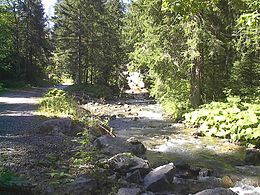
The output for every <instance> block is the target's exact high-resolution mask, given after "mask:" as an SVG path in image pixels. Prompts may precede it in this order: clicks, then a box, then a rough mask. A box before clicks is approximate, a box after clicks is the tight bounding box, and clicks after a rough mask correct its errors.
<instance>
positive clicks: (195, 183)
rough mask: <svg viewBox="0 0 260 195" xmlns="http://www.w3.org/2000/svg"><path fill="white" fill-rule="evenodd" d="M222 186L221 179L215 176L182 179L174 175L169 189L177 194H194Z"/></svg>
mask: <svg viewBox="0 0 260 195" xmlns="http://www.w3.org/2000/svg"><path fill="white" fill-rule="evenodd" d="M218 187H224V185H223V183H222V180H221V179H219V178H215V177H202V178H199V179H183V178H178V177H174V178H173V182H172V185H171V189H172V190H173V191H174V193H177V194H194V193H197V192H200V191H202V190H205V189H210V188H218Z"/></svg>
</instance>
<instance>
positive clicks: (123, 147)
mask: <svg viewBox="0 0 260 195" xmlns="http://www.w3.org/2000/svg"><path fill="white" fill-rule="evenodd" d="M93 145H94V146H95V147H97V148H99V149H102V151H103V152H105V153H108V154H111V155H115V154H118V153H123V152H130V153H133V154H135V155H143V154H145V152H146V148H145V146H144V145H143V144H142V143H141V142H137V141H136V142H134V143H132V142H129V141H125V140H123V139H121V138H118V137H111V136H109V135H103V136H101V137H99V138H97V139H96V140H95V141H94V143H93Z"/></svg>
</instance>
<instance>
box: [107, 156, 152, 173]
mask: <svg viewBox="0 0 260 195" xmlns="http://www.w3.org/2000/svg"><path fill="white" fill-rule="evenodd" d="M108 165H109V167H110V168H111V169H113V170H115V171H117V172H120V173H129V172H134V171H135V170H139V171H140V174H141V175H145V174H146V173H148V172H149V170H150V166H149V163H148V161H146V160H144V159H142V158H139V157H136V156H133V155H132V154H131V153H120V154H117V155H115V156H113V157H112V158H110V159H108Z"/></svg>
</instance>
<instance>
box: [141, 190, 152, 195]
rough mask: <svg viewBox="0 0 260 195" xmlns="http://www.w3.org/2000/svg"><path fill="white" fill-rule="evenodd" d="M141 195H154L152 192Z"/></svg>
mask: <svg viewBox="0 0 260 195" xmlns="http://www.w3.org/2000/svg"><path fill="white" fill-rule="evenodd" d="M141 195H154V193H153V192H149V191H146V192H144V193H142V194H141Z"/></svg>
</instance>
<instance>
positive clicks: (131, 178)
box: [126, 170, 143, 184]
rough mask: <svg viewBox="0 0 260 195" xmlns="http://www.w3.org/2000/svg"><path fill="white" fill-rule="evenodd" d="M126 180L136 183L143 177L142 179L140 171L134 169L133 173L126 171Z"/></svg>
mask: <svg viewBox="0 0 260 195" xmlns="http://www.w3.org/2000/svg"><path fill="white" fill-rule="evenodd" d="M126 181H128V182H130V183H136V184H140V183H142V182H143V179H142V176H141V173H140V171H139V170H135V171H134V172H133V173H127V175H126Z"/></svg>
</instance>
